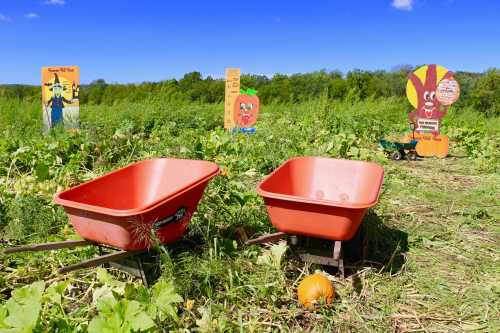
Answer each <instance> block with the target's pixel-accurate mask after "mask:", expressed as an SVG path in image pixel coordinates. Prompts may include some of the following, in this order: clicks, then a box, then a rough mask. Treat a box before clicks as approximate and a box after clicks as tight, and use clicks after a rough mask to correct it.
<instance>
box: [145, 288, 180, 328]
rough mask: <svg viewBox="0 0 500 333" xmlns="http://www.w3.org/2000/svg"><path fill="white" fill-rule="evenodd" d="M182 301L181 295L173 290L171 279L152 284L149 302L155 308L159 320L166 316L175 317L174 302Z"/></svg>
mask: <svg viewBox="0 0 500 333" xmlns="http://www.w3.org/2000/svg"><path fill="white" fill-rule="evenodd" d="M182 301H183V299H182V297H181V296H180V295H179V294H177V293H176V292H175V288H174V284H173V283H172V281H168V282H167V281H165V280H160V281H158V282H157V283H156V284H155V285H154V286H153V294H152V297H151V302H152V303H153V305H154V306H155V307H156V308H157V310H158V313H157V315H158V317H159V319H160V320H161V321H163V320H165V319H166V318H167V317H171V318H174V319H177V309H176V308H175V303H181V302H182Z"/></svg>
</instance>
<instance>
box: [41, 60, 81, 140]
mask: <svg viewBox="0 0 500 333" xmlns="http://www.w3.org/2000/svg"><path fill="white" fill-rule="evenodd" d="M79 93H80V68H79V67H76V66H68V67H65V66H61V67H43V68H42V108H43V122H44V125H45V128H46V129H47V130H49V129H51V128H53V127H55V126H57V125H63V126H64V127H65V128H77V127H78V119H79V112H80V98H79Z"/></svg>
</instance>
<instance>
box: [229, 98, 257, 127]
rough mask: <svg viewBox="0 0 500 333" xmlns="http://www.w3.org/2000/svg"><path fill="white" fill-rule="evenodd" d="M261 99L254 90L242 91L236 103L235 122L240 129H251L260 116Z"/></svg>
mask: <svg viewBox="0 0 500 333" xmlns="http://www.w3.org/2000/svg"><path fill="white" fill-rule="evenodd" d="M259 106H260V102H259V97H257V95H256V91H255V90H252V89H248V90H246V91H245V90H241V95H238V96H237V97H236V100H235V101H234V122H235V124H236V125H237V126H238V127H251V126H253V125H254V124H255V123H256V122H257V117H258V116H259Z"/></svg>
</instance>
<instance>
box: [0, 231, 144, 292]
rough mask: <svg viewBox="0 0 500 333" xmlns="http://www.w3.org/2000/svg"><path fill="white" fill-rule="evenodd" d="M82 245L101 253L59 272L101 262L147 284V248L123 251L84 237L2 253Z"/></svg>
mask: <svg viewBox="0 0 500 333" xmlns="http://www.w3.org/2000/svg"><path fill="white" fill-rule="evenodd" d="M83 246H98V247H99V252H100V254H101V255H99V256H97V257H94V258H91V259H87V260H84V261H81V262H79V263H76V264H73V265H68V266H63V267H61V268H59V269H58V270H57V272H58V273H60V274H65V273H69V272H72V271H76V270H79V269H83V268H91V267H97V266H100V265H103V264H109V266H111V267H113V268H116V269H118V270H121V271H123V272H126V273H129V274H130V275H132V276H134V277H136V278H139V279H141V280H142V282H143V283H144V285H145V286H146V287H148V286H149V280H148V276H147V274H146V271H145V269H144V259H143V256H141V255H143V254H145V253H148V250H135V251H124V250H117V251H115V249H113V248H110V247H106V246H104V245H102V244H98V243H94V242H91V241H88V240H85V239H81V240H66V241H61V242H51V243H38V244H31V245H26V246H17V247H10V248H6V249H4V250H3V253H4V254H12V253H20V252H37V251H51V250H60V249H72V248H76V247H83Z"/></svg>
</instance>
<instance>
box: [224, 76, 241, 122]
mask: <svg viewBox="0 0 500 333" xmlns="http://www.w3.org/2000/svg"><path fill="white" fill-rule="evenodd" d="M239 94H240V69H239V68H226V93H225V96H224V128H225V129H233V128H234V126H235V124H234V115H233V114H234V102H235V100H236V97H238V95H239Z"/></svg>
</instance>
